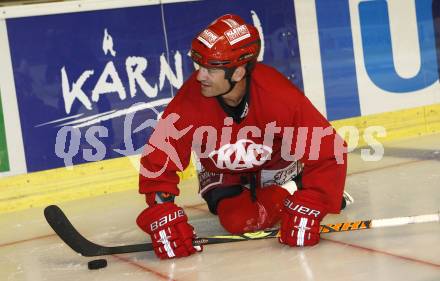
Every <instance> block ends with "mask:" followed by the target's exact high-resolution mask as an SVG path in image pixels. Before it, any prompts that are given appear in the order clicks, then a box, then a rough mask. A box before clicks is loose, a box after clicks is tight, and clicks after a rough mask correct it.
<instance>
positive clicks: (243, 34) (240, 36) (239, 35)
mask: <svg viewBox="0 0 440 281" xmlns="http://www.w3.org/2000/svg"><path fill="white" fill-rule="evenodd" d="M225 36H226V39H228V41H229V44H231V45H234V44H235V43H238V42H240V41H242V40H244V39H246V38H249V37H251V34H250V33H249V30H248V29H247V27H246V25H240V26H239V27H236V28H233V29H230V30H228V31H226V32H225Z"/></svg>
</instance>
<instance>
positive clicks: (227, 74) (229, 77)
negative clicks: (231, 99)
mask: <svg viewBox="0 0 440 281" xmlns="http://www.w3.org/2000/svg"><path fill="white" fill-rule="evenodd" d="M236 69H237V68H236V67H234V68H227V69H225V79H226V80H228V82H229V89H228V90H227V91H226V92H224V93H223V94H220V95H219V96H224V95H226V94H228V93H229V92H231V91H232V89H234V87H235V84H237V82H236V81H232V75H233V74H234V72H235V70H236Z"/></svg>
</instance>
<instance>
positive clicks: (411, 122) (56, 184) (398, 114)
mask: <svg viewBox="0 0 440 281" xmlns="http://www.w3.org/2000/svg"><path fill="white" fill-rule="evenodd" d="M331 123H332V125H333V126H334V127H335V128H336V129H339V128H341V127H343V126H355V127H357V129H358V130H359V132H360V135H361V136H362V134H363V132H364V130H365V129H366V128H367V127H369V126H383V127H385V129H386V132H387V136H386V137H384V138H378V140H380V141H381V142H388V141H392V140H397V139H403V138H409V137H417V136H423V135H428V134H434V133H439V132H440V104H435V105H429V106H422V107H417V108H412V109H405V110H399V111H394V112H387V113H380V114H374V115H369V116H361V117H355V118H349V119H343V120H337V121H333V122H331ZM364 145H365V141H364V140H363V139H362V137H361V138H360V142H359V146H364ZM138 162H139V159H138V157H122V158H117V159H111V160H105V161H100V162H94V163H87V164H82V165H77V166H74V167H72V168H70V169H69V168H59V169H54V170H47V171H42V172H36V173H30V174H25V175H19V176H13V177H7V178H3V179H1V180H0V213H6V212H14V211H18V210H23V209H27V208H31V207H42V206H47V205H50V204H55V203H59V202H63V201H70V200H76V199H81V198H86V197H91V196H98V195H103V194H108V193H113V192H120V191H126V190H136V189H137V185H138V172H137V171H138V166H137V165H138V164H137V163H138ZM179 176H180V178H181V180H186V179H190V178H194V177H195V176H196V171H195V168H194V165H193V164H190V165H189V167H188V168H187V169H186V170H185V171H184V172H182V173H180V174H179Z"/></svg>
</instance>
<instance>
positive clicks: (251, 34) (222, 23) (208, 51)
mask: <svg viewBox="0 0 440 281" xmlns="http://www.w3.org/2000/svg"><path fill="white" fill-rule="evenodd" d="M259 52H260V35H259V33H258V30H257V29H256V28H255V27H254V26H253V25H250V24H247V23H246V22H245V21H244V20H243V19H242V18H241V17H239V16H237V15H232V14H226V15H224V16H221V17H219V18H218V19H216V20H215V21H214V22H212V23H211V24H210V25H209V26H208V27H207V28H205V29H204V30H203V31H202V32H201V33H200V34H199V35H198V36H197V37H196V38H194V39H193V41H192V44H191V58H192V60H193V61H194V62H196V63H198V64H200V65H201V66H204V67H207V68H212V67H217V68H235V67H237V66H240V65H243V64H245V63H247V62H249V61H256V60H257V57H258V53H259Z"/></svg>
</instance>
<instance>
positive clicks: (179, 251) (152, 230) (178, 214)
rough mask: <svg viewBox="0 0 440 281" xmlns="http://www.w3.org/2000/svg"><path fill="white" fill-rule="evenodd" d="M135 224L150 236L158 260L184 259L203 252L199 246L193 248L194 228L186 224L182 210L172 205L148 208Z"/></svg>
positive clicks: (186, 220) (186, 219) (185, 217)
mask: <svg viewBox="0 0 440 281" xmlns="http://www.w3.org/2000/svg"><path fill="white" fill-rule="evenodd" d="M136 223H137V224H138V225H139V227H140V228H141V229H142V230H143V231H145V232H147V233H148V234H150V236H151V241H152V243H153V248H154V252H155V253H156V256H158V257H159V258H160V259H171V258H174V257H186V256H189V255H191V254H194V253H195V252H196V251H202V250H203V248H202V247H201V246H196V247H194V246H193V244H192V242H193V239H194V238H195V237H196V235H195V232H194V228H193V227H192V226H191V225H190V224H189V223H188V217H187V216H186V214H185V213H184V211H183V209H182V208H180V207H178V206H177V205H176V204H174V203H163V204H157V205H154V206H151V207H148V208H147V209H145V210H144V211H143V212H142V213H141V214H140V215H139V216H138V218H137V220H136Z"/></svg>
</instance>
